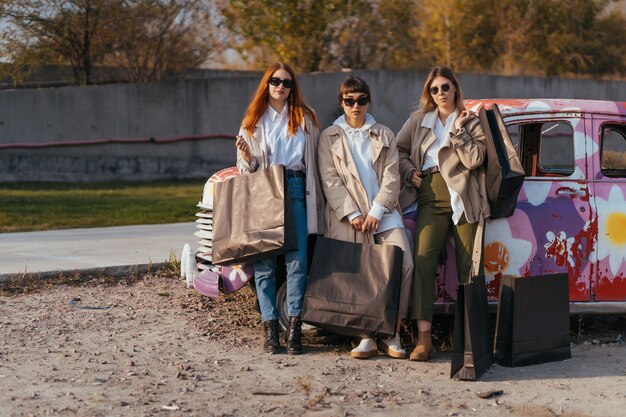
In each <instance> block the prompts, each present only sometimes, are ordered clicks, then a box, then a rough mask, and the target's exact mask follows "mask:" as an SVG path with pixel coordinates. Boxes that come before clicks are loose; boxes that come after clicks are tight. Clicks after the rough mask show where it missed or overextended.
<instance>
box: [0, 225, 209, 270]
mask: <svg viewBox="0 0 626 417" xmlns="http://www.w3.org/2000/svg"><path fill="white" fill-rule="evenodd" d="M195 230H196V228H195V223H193V222H191V223H174V224H159V225H142V226H121V227H98V228H89V229H66V230H52V231H45V232H24V233H3V234H0V276H2V275H7V274H20V273H24V272H29V273H39V272H52V271H71V270H83V269H93V268H107V267H116V266H126V265H145V264H150V263H152V264H157V263H161V262H164V261H166V260H168V259H169V258H170V254H171V253H172V251H173V252H174V253H175V254H176V259H180V253H181V251H182V247H183V245H184V244H185V243H189V244H191V246H192V247H193V246H194V244H195V241H196V240H197V238H196V237H194V236H193V232H194V231H195Z"/></svg>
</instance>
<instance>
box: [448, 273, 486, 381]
mask: <svg viewBox="0 0 626 417" xmlns="http://www.w3.org/2000/svg"><path fill="white" fill-rule="evenodd" d="M452 337H453V338H452V344H453V346H452V366H451V371H450V378H455V379H461V380H467V381H475V380H476V379H478V378H479V377H480V376H481V375H482V374H484V373H485V372H486V371H487V370H488V369H489V368H490V367H491V365H492V364H493V338H492V336H491V323H490V321H489V310H488V303H487V287H486V286H485V276H484V275H479V276H477V277H475V278H473V279H472V281H471V282H470V283H468V284H459V291H458V293H457V298H456V308H455V311H454V332H453V336H452Z"/></svg>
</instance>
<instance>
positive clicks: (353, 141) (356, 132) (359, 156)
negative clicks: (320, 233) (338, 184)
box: [333, 113, 404, 233]
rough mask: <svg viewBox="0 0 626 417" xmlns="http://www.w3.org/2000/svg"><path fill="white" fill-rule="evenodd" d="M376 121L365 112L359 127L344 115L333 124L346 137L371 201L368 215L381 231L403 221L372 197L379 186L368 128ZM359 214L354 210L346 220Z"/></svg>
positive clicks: (396, 212) (400, 225) (394, 211)
mask: <svg viewBox="0 0 626 417" xmlns="http://www.w3.org/2000/svg"><path fill="white" fill-rule="evenodd" d="M375 123H376V120H374V117H373V116H372V115H371V114H369V113H367V114H366V115H365V123H364V124H363V126H361V127H360V128H354V127H352V126H350V125H349V124H348V123H347V122H346V118H345V116H340V117H339V118H338V119H337V120H335V122H334V123H333V124H335V125H337V126H339V127H341V128H342V129H343V131H344V132H345V133H346V136H347V137H348V147H349V148H350V153H351V154H352V159H353V160H354V164H355V165H356V170H357V172H358V173H359V179H360V180H361V184H363V188H365V192H366V193H367V198H368V200H369V201H371V202H372V206H371V208H370V211H369V213H367V214H368V215H370V216H372V217H374V218H375V219H377V220H379V221H380V223H379V225H378V230H376V232H375V233H382V232H385V231H387V230H391V229H395V228H398V227H400V228H403V227H404V223H403V222H402V218H401V217H400V214H399V213H398V211H397V210H393V211H391V212H390V211H389V210H387V209H386V208H385V206H383V205H382V204H380V203H379V202H377V201H374V198H376V196H377V195H378V191H379V190H380V186H379V184H378V175H376V171H375V170H374V164H373V162H372V143H371V141H372V140H371V139H370V128H371V127H372V126H373V125H374V124H375ZM360 215H361V212H360V211H355V212H354V213H351V214H350V215H348V220H350V221H352V220H354V219H356V218H357V217H358V216H360Z"/></svg>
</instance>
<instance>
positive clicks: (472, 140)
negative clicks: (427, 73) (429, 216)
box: [397, 110, 490, 223]
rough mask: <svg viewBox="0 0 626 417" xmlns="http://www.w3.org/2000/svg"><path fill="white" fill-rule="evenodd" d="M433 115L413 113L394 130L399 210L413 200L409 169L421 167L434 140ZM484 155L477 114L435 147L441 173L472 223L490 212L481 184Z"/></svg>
mask: <svg viewBox="0 0 626 417" xmlns="http://www.w3.org/2000/svg"><path fill="white" fill-rule="evenodd" d="M437 116H438V113H437V111H436V110H435V111H431V112H429V113H421V112H414V113H413V114H411V116H410V117H409V120H407V121H406V123H405V124H404V126H402V129H400V131H399V132H398V136H397V140H398V153H399V156H400V175H401V178H402V179H403V180H404V181H403V182H404V187H403V188H402V192H401V194H400V197H399V200H400V206H401V207H402V209H404V208H406V207H408V206H410V205H411V204H412V203H413V202H414V201H415V200H416V199H417V189H416V188H415V187H413V185H412V184H411V182H410V181H409V180H408V178H409V175H410V174H411V173H412V172H413V171H415V170H418V171H421V170H422V164H423V162H424V155H425V153H426V150H427V149H428V147H429V146H430V145H432V144H433V142H435V140H436V139H437V138H436V137H435V134H434V133H433V127H434V126H435V122H436V120H437ZM486 154H487V147H486V144H485V134H484V132H483V129H482V126H481V125H480V120H479V119H478V117H473V118H471V119H470V120H469V121H468V122H467V123H466V124H465V126H463V128H462V129H461V130H460V131H459V132H458V133H457V134H455V135H453V136H451V137H450V146H444V147H441V149H439V169H440V170H441V176H442V177H443V178H444V180H445V181H446V184H448V187H450V188H451V189H453V190H454V191H456V192H457V193H458V194H459V196H460V197H461V200H462V201H463V207H464V209H465V217H466V218H467V221H468V222H469V223H476V222H477V221H478V220H479V219H480V218H481V217H482V218H487V217H489V214H490V212H489V202H488V200H487V189H486V186H485V167H484V161H485V157H486Z"/></svg>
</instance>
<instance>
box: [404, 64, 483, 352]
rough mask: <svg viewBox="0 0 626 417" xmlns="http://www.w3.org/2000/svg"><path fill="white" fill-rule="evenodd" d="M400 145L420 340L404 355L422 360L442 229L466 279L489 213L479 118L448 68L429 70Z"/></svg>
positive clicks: (442, 241)
mask: <svg viewBox="0 0 626 417" xmlns="http://www.w3.org/2000/svg"><path fill="white" fill-rule="evenodd" d="M398 152H399V154H400V175H401V177H402V180H403V183H404V187H403V189H402V193H401V195H400V205H401V207H402V208H403V209H406V208H407V207H410V206H411V205H414V204H416V203H417V225H416V230H415V245H414V252H415V257H414V262H415V270H414V275H413V303H412V308H411V318H412V319H416V320H417V327H418V341H417V345H416V347H415V349H414V350H413V352H411V355H410V359H411V360H417V361H427V360H429V359H430V358H431V357H432V355H433V352H434V349H433V345H432V338H431V323H432V317H433V306H434V302H435V274H436V271H437V261H438V258H439V253H440V252H441V250H442V249H443V247H444V245H445V239H446V236H447V235H448V232H449V231H450V230H452V231H453V234H454V242H455V247H456V263H457V270H458V277H459V282H467V280H468V279H469V274H470V270H471V265H472V250H473V243H474V238H475V235H476V232H477V229H478V223H479V220H480V219H484V218H486V217H488V216H489V204H488V202H487V192H486V187H485V170H484V167H483V162H484V159H485V152H486V145H485V135H484V133H483V130H482V128H481V125H480V122H479V119H478V118H477V117H476V116H475V115H473V114H472V113H470V112H469V111H467V110H465V107H464V106H463V93H462V91H461V85H460V84H459V82H458V80H457V78H456V77H455V75H454V73H453V72H452V70H451V69H450V68H448V67H444V66H438V67H435V68H433V69H432V70H431V72H430V74H429V75H428V78H427V79H426V83H425V84H424V89H423V90H422V95H421V100H420V108H419V109H418V110H417V111H416V112H414V113H413V114H411V116H410V117H409V120H407V121H406V123H405V124H404V126H403V127H402V129H401V130H400V132H398ZM481 269H482V262H481ZM475 272H477V273H480V271H475Z"/></svg>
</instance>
